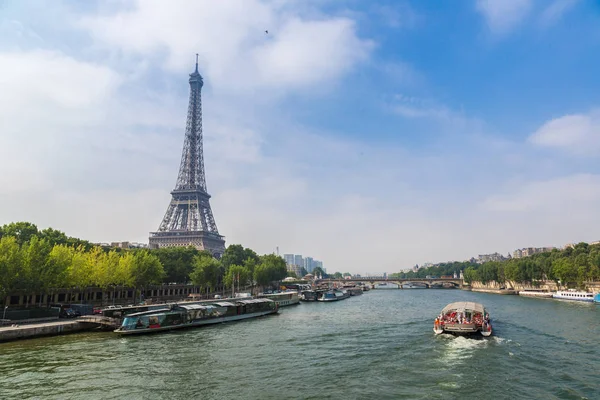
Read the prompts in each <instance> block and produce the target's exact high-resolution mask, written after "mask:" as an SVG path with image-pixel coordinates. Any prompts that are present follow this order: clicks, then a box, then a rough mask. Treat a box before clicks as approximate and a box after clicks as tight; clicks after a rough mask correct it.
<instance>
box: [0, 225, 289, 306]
mask: <svg viewBox="0 0 600 400" xmlns="http://www.w3.org/2000/svg"><path fill="white" fill-rule="evenodd" d="M286 276H287V269H286V265H285V261H284V260H283V259H282V258H281V257H278V256H275V255H272V254H270V255H264V256H259V255H257V254H256V253H255V252H254V251H253V250H251V249H248V248H244V247H243V246H241V245H231V246H229V247H228V248H227V249H226V250H225V253H224V254H223V256H222V258H221V260H216V259H214V258H213V257H212V256H211V255H210V254H209V253H207V252H203V251H199V250H197V249H195V248H193V247H189V248H181V247H179V248H162V249H153V250H147V249H131V250H122V249H110V248H103V247H99V246H95V245H93V244H91V243H89V242H87V241H84V240H80V239H76V238H72V237H68V236H67V235H65V234H64V233H63V232H60V231H57V230H54V229H51V228H49V229H45V230H41V231H40V230H38V229H37V227H36V226H35V225H34V224H31V223H27V222H17V223H11V224H8V225H4V226H1V227H0V300H3V299H4V298H5V297H6V295H8V294H9V293H11V292H15V291H25V292H27V293H51V291H52V289H55V288H72V289H76V290H83V289H85V288H88V287H100V288H103V289H107V288H109V287H116V286H125V287H131V288H136V289H143V288H145V287H147V286H148V285H153V284H160V283H183V284H188V283H194V284H196V285H198V286H200V287H202V288H203V289H205V290H207V291H214V290H215V289H216V288H217V287H222V286H226V287H232V286H233V285H236V286H239V287H246V286H249V285H255V284H258V285H261V286H266V285H268V284H270V283H271V282H273V281H278V280H281V279H283V278H285V277H286Z"/></svg>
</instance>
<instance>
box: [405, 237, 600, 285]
mask: <svg viewBox="0 0 600 400" xmlns="http://www.w3.org/2000/svg"><path fill="white" fill-rule="evenodd" d="M460 271H462V272H463V274H464V279H465V281H467V282H469V283H470V282H482V283H487V282H491V281H495V282H498V283H503V282H505V281H507V280H510V281H513V282H518V283H530V284H533V285H535V284H537V283H538V282H539V281H543V280H555V281H560V283H562V284H563V285H567V286H568V285H571V286H585V282H590V281H598V280H600V245H599V244H594V245H589V244H587V243H578V244H577V245H575V246H573V247H567V248H565V249H563V250H557V249H555V250H552V251H551V252H546V253H537V254H534V255H532V256H529V257H523V258H512V259H509V260H505V261H490V262H486V263H483V264H476V263H471V262H453V263H441V264H438V265H435V266H432V267H429V268H421V269H419V270H418V271H417V272H413V271H411V272H408V273H404V272H401V273H398V277H399V278H425V277H426V276H427V275H435V276H441V275H452V274H453V273H454V272H457V273H460Z"/></svg>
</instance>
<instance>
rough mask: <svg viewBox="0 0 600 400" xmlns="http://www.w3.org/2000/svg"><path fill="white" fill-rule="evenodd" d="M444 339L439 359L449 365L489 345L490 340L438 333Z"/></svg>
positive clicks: (466, 358) (463, 359) (464, 359)
mask: <svg viewBox="0 0 600 400" xmlns="http://www.w3.org/2000/svg"><path fill="white" fill-rule="evenodd" d="M440 337H441V338H443V339H444V340H445V346H444V348H443V350H442V357H441V361H442V363H444V364H448V365H450V366H454V365H456V363H460V362H463V361H466V360H468V359H470V358H472V357H473V356H474V355H475V353H476V352H477V351H479V350H481V349H485V348H487V347H488V346H489V345H490V340H485V339H483V338H477V339H475V338H468V337H464V336H453V335H440Z"/></svg>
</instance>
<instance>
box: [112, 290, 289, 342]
mask: <svg viewBox="0 0 600 400" xmlns="http://www.w3.org/2000/svg"><path fill="white" fill-rule="evenodd" d="M278 310H279V306H278V305H277V303H275V302H274V301H273V300H269V299H244V300H231V301H220V302H214V303H208V304H207V303H186V304H176V303H175V304H169V305H167V306H166V307H164V308H161V309H158V310H151V311H144V312H139V313H134V314H129V315H126V316H125V319H124V320H123V323H122V325H121V327H119V328H118V329H116V330H115V332H116V333H119V334H122V335H134V334H142V333H154V332H161V331H170V330H174V329H181V328H189V327H198V326H203V325H211V324H218V323H222V322H229V321H239V320H242V319H248V318H255V317H260V316H263V315H268V314H275V313H277V311H278Z"/></svg>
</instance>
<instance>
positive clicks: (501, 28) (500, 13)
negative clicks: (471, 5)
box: [476, 0, 533, 35]
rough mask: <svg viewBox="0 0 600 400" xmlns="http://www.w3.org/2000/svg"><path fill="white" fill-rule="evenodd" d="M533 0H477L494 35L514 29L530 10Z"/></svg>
mask: <svg viewBox="0 0 600 400" xmlns="http://www.w3.org/2000/svg"><path fill="white" fill-rule="evenodd" d="M532 8H533V0H477V2H476V9H477V11H479V12H480V13H481V14H482V15H483V17H484V18H485V21H486V23H487V25H488V27H489V29H490V31H491V32H492V33H494V34H496V35H505V34H507V33H509V32H510V31H512V30H513V29H515V28H516V27H517V26H518V25H519V24H520V23H521V22H522V21H523V20H524V19H525V18H526V17H527V16H528V15H529V13H530V12H531V10H532Z"/></svg>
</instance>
